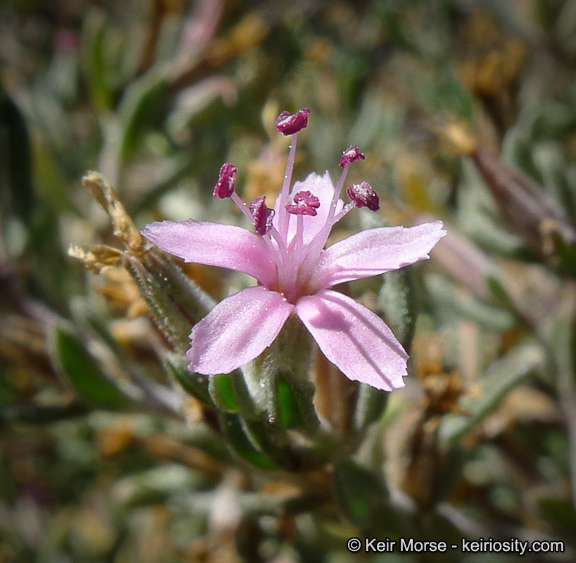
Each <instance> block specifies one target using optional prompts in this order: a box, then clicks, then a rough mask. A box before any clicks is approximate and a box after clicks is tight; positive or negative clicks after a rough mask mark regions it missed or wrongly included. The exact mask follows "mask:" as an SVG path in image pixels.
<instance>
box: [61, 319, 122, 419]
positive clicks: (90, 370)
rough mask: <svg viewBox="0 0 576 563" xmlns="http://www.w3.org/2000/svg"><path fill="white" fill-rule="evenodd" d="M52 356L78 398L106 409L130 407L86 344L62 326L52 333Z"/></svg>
mask: <svg viewBox="0 0 576 563" xmlns="http://www.w3.org/2000/svg"><path fill="white" fill-rule="evenodd" d="M51 352H52V357H53V360H54V363H55V365H56V367H57V368H58V369H59V371H60V372H61V373H62V375H63V376H65V377H66V379H67V380H68V381H69V382H70V383H71V384H72V387H73V388H74V390H75V391H76V392H77V393H78V395H80V396H81V397H83V398H84V399H86V400H88V401H89V402H91V403H94V404H95V405H96V406H100V407H104V408H113V409H115V408H121V407H123V406H125V405H127V404H128V402H129V401H128V398H127V397H126V396H125V395H124V394H123V393H122V392H121V391H120V390H119V388H118V386H116V385H114V383H112V381H111V379H110V378H109V377H108V376H107V375H106V374H105V373H104V372H103V371H102V370H101V369H100V367H99V365H98V363H97V362H96V360H95V359H94V358H93V357H92V356H91V355H90V354H89V353H88V351H87V350H86V348H85V346H84V344H83V343H82V342H81V341H80V340H79V339H78V338H76V336H74V335H72V334H71V333H70V332H69V331H68V330H66V329H64V328H62V327H61V326H58V325H56V326H54V328H53V330H52V334H51Z"/></svg>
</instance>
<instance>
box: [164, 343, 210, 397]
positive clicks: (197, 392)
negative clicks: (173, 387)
mask: <svg viewBox="0 0 576 563" xmlns="http://www.w3.org/2000/svg"><path fill="white" fill-rule="evenodd" d="M163 364H164V369H165V370H166V372H167V373H168V375H170V376H172V377H174V379H176V381H177V382H178V383H179V384H180V385H181V386H182V389H184V391H186V393H188V395H190V396H192V397H194V398H195V399H197V400H198V401H200V402H201V403H203V404H204V405H207V406H209V407H216V403H214V400H213V399H212V396H211V395H210V390H209V389H208V386H209V383H210V380H209V379H208V376H207V375H202V374H199V373H192V372H191V371H190V370H189V369H188V368H187V366H186V364H187V362H186V360H184V359H183V358H182V357H180V356H178V355H177V354H173V353H170V352H169V353H167V354H166V355H165V356H164V361H163Z"/></svg>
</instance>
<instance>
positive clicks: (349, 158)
mask: <svg viewBox="0 0 576 563" xmlns="http://www.w3.org/2000/svg"><path fill="white" fill-rule="evenodd" d="M365 158H366V155H365V154H364V153H363V152H360V149H359V148H358V147H356V146H354V145H352V146H350V147H348V148H347V149H346V150H345V151H344V152H343V153H342V156H341V157H340V167H341V168H344V167H345V166H348V164H351V163H352V162H356V161H357V160H364V159H365Z"/></svg>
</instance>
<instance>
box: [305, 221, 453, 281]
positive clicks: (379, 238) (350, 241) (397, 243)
mask: <svg viewBox="0 0 576 563" xmlns="http://www.w3.org/2000/svg"><path fill="white" fill-rule="evenodd" d="M442 227H443V225H442V222H441V221H435V222H434V223H424V224H422V225H418V226H416V227H410V228H408V229H406V228H404V227H382V228H378V229H369V230H367V231H362V232H361V233H358V234H356V235H353V236H351V237H348V238H347V239H344V240H342V241H340V242H337V243H336V244H333V245H332V246H330V247H329V248H327V249H326V250H325V251H324V252H323V253H322V255H321V256H320V259H319V261H318V264H317V266H316V268H315V270H314V273H313V275H312V279H311V282H310V286H311V287H314V288H318V289H323V288H326V287H331V286H333V285H335V284H337V283H342V282H345V281H351V280H357V279H360V278H367V277H369V276H375V275H378V274H383V273H384V272H389V271H390V270H397V269H398V268H402V267H403V266H407V265H408V264H413V263H414V262H418V261H419V260H425V259H427V258H429V256H428V253H429V252H430V250H432V248H433V247H434V246H435V244H436V243H437V242H438V241H439V240H440V239H441V238H442V237H443V236H444V235H446V231H444V230H443V229H442Z"/></svg>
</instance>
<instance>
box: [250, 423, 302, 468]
mask: <svg viewBox="0 0 576 563" xmlns="http://www.w3.org/2000/svg"><path fill="white" fill-rule="evenodd" d="M242 425H243V428H244V432H245V433H246V436H247V437H248V438H249V440H250V441H251V442H252V444H253V445H254V447H255V448H256V449H257V450H258V451H260V452H262V453H263V454H265V455H266V457H268V459H270V460H272V461H273V462H274V464H276V465H278V466H280V467H283V468H284V469H287V470H289V471H296V470H297V468H298V460H297V458H296V457H295V456H294V455H293V454H292V451H291V450H290V449H289V444H288V437H287V436H286V433H285V432H284V431H283V430H282V429H279V428H278V427H275V426H273V425H271V424H268V423H266V422H263V421H260V420H246V419H243V420H242Z"/></svg>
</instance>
